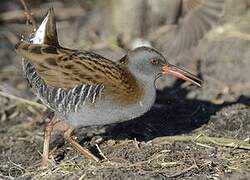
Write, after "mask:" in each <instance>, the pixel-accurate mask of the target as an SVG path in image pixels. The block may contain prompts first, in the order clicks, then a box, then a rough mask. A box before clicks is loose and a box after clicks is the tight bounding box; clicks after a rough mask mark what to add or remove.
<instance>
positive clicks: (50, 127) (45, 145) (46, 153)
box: [41, 117, 60, 167]
mask: <svg viewBox="0 0 250 180" xmlns="http://www.w3.org/2000/svg"><path fill="white" fill-rule="evenodd" d="M58 122H60V120H58V119H56V118H55V117H53V118H52V119H51V120H50V121H49V122H48V123H47V124H46V126H45V130H44V141H43V155H42V163H41V166H42V167H48V162H49V143H50V138H51V133H52V131H53V127H54V126H55V125H56V124H57V123H58Z"/></svg>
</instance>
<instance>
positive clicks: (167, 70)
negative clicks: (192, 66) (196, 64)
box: [162, 64, 202, 87]
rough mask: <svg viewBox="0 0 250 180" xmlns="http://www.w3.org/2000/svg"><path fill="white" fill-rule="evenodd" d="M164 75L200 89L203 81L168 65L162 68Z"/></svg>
mask: <svg viewBox="0 0 250 180" xmlns="http://www.w3.org/2000/svg"><path fill="white" fill-rule="evenodd" d="M162 74H163V75H172V76H175V77H177V78H180V79H182V80H185V81H188V82H190V83H192V84H195V85H197V86H199V87H201V84H202V80H201V79H199V78H198V77H197V76H195V75H193V74H191V73H190V72H187V71H185V70H183V69H181V68H179V67H177V66H174V65H171V64H166V65H164V66H163V67H162Z"/></svg>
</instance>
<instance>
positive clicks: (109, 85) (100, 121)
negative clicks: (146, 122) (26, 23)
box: [15, 8, 202, 166]
mask: <svg viewBox="0 0 250 180" xmlns="http://www.w3.org/2000/svg"><path fill="white" fill-rule="evenodd" d="M15 50H16V52H17V54H19V55H20V56H21V57H22V58H23V70H24V75H25V77H26V79H27V81H28V84H29V85H30V86H31V88H32V90H33V92H34V93H35V94H36V95H37V96H38V98H39V99H40V100H41V101H42V103H44V104H45V105H46V106H47V107H48V108H49V109H51V110H52V111H53V112H55V118H53V119H52V120H51V121H50V122H49V123H48V124H47V125H46V127H45V135H44V138H45V139H44V149H43V156H42V164H43V165H44V166H46V165H47V164H48V156H49V140H50V135H51V131H52V129H53V126H54V125H55V124H56V123H57V122H58V120H63V121H65V122H66V123H68V124H69V125H70V127H71V128H69V130H68V131H66V133H65V138H66V139H67V140H68V141H69V142H70V144H72V146H73V147H74V148H75V149H76V150H78V151H79V152H80V153H82V154H83V155H85V156H86V157H88V158H90V159H93V160H95V161H98V158H97V157H95V156H94V155H93V154H91V153H90V152H89V151H88V150H87V149H85V148H83V147H82V146H81V145H79V144H78V143H77V142H76V141H75V140H74V139H73V138H72V137H71V133H72V131H73V130H74V129H75V128H77V127H83V126H91V125H106V124H112V123H120V122H124V121H128V120H132V119H134V118H136V117H139V116H141V115H143V114H144V113H146V112H147V111H149V110H150V108H151V106H152V105H153V104H154V101H155V99H156V88H155V81H156V80H157V79H158V78H159V77H161V76H165V77H167V76H175V77H177V78H180V79H183V80H185V81H188V82H190V83H192V84H195V85H197V86H201V84H202V80H200V79H199V78H198V77H197V76H195V75H193V74H192V73H190V72H188V71H186V70H184V69H182V68H179V67H177V66H175V65H172V64H170V63H169V62H168V60H167V59H166V58H165V57H164V56H163V55H162V54H161V53H160V52H158V51H157V50H156V49H154V48H150V47H139V48H137V49H134V50H131V51H129V52H127V54H126V55H124V56H123V57H122V58H121V59H120V60H118V61H115V60H111V59H107V58H105V57H103V56H101V55H98V54H96V53H94V52H91V51H86V50H74V49H69V48H65V47H63V46H61V45H60V44H59V41H58V36H57V28H56V20H55V15H54V10H53V8H50V9H49V10H48V13H47V15H46V17H45V18H44V20H43V22H42V23H41V25H40V27H39V28H38V29H37V30H36V32H34V34H33V35H32V36H31V37H30V38H28V39H27V40H21V41H19V42H18V43H17V44H16V46H15Z"/></svg>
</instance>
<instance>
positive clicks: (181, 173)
mask: <svg viewBox="0 0 250 180" xmlns="http://www.w3.org/2000/svg"><path fill="white" fill-rule="evenodd" d="M197 168H198V167H197V165H196V164H193V165H192V166H191V167H189V168H187V169H184V170H182V171H180V172H177V173H175V174H173V175H170V176H167V178H176V177H179V176H181V175H184V174H186V173H188V172H189V171H192V170H193V169H197Z"/></svg>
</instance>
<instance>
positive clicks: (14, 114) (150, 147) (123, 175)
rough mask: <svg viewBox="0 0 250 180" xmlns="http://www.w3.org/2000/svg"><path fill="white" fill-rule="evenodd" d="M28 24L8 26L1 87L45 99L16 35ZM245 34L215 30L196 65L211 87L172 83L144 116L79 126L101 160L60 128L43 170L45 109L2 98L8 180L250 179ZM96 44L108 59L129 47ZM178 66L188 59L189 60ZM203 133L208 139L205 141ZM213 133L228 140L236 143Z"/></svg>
mask: <svg viewBox="0 0 250 180" xmlns="http://www.w3.org/2000/svg"><path fill="white" fill-rule="evenodd" d="M239 17H243V18H245V19H243V20H242V19H240V20H238V21H237V20H235V21H236V22H234V23H235V24H237V23H239V24H241V23H242V22H244V20H246V19H247V17H248V16H243V15H242V16H239ZM248 20H249V19H248ZM68 21H69V20H65V21H63V22H61V23H60V27H61V28H60V30H61V34H63V33H67V30H66V29H67V28H69V27H68V26H69V25H68V24H66V22H68ZM63 23H64V26H66V28H65V27H63ZM20 24H21V23H19V24H17V23H15V24H13V23H12V24H8V23H3V24H2V25H0V28H1V34H0V47H1V48H0V58H1V60H0V65H1V68H0V89H1V91H3V92H5V93H9V94H13V95H15V96H18V97H22V98H24V99H28V100H32V101H37V99H36V98H35V97H34V95H33V94H32V93H31V91H30V89H29V87H27V84H26V81H25V79H24V78H23V73H22V68H21V63H20V57H17V56H16V54H15V52H14V50H13V44H14V42H15V41H17V39H18V36H16V34H19V35H20V33H18V32H19V31H26V30H27V29H26V26H24V25H23V26H22V25H20ZM20 29H21V30H20ZM249 29H250V28H249ZM8 31H9V33H7V32H8ZM237 32H238V31H237ZM241 32H242V33H243V35H242V36H241V37H240V38H239V37H238V36H233V37H232V36H230V38H228V36H227V35H226V34H225V35H223V36H222V35H219V34H216V31H212V32H211V34H210V35H207V36H206V37H205V38H204V39H203V40H202V41H201V42H200V44H199V46H198V48H197V50H198V51H199V53H197V55H196V60H195V61H192V62H190V63H188V64H189V67H196V70H197V72H198V73H199V74H200V77H202V78H203V79H204V86H203V88H196V87H193V86H188V85H187V84H186V83H183V82H182V81H178V80H172V81H171V82H168V84H167V85H165V84H164V85H162V87H163V88H160V89H159V90H158V91H157V100H156V102H155V104H154V106H153V107H152V109H151V110H150V111H149V112H147V113H146V114H145V115H143V116H142V117H140V118H137V119H134V120H132V121H128V122H124V123H120V124H112V125H108V126H105V127H85V128H80V129H77V130H76V131H75V136H76V137H78V139H77V141H78V142H80V144H81V145H82V146H84V147H86V148H88V149H89V150H90V151H91V152H92V153H93V154H95V155H96V156H98V157H100V158H101V159H103V160H102V161H101V162H98V163H97V162H93V161H91V160H88V159H85V158H84V157H82V156H81V155H79V154H78V153H77V152H75V151H74V150H73V149H72V147H71V146H70V145H69V144H68V143H67V142H64V140H63V138H62V133H61V132H60V128H59V127H58V128H57V131H55V133H54V134H53V140H52V142H51V149H53V150H52V152H51V156H50V160H51V162H50V166H49V167H48V168H46V169H41V168H40V161H41V153H42V145H43V129H44V126H45V123H46V122H45V121H46V120H45V119H44V114H45V113H44V112H43V111H41V109H38V108H36V107H32V106H31V105H28V104H26V103H22V102H20V101H17V100H15V99H12V98H6V97H4V96H0V159H1V161H0V179H248V177H249V175H250V144H249V143H250V86H249V84H250V76H249V72H250V63H249V57H250V56H248V55H249V53H248V52H247V48H249V47H250V44H249V39H248V34H247V32H248V30H247V29H246V28H244V32H243V30H242V31H241ZM213 33H214V34H213ZM244 33H246V34H244ZM13 34H14V35H15V36H14V35H13ZM244 35H245V36H244ZM214 36H215V37H214ZM236 40H237V41H236ZM65 41H66V40H65ZM75 46H76V45H75ZM79 46H81V45H79ZM229 46H230V47H229ZM96 47H100V48H96ZM93 49H95V50H96V51H98V52H100V53H102V54H104V55H105V54H106V56H108V57H120V56H121V54H122V52H123V51H122V50H120V49H118V48H113V47H111V46H108V45H106V44H104V45H103V44H101V45H99V46H94V45H93ZM213 49H214V50H213ZM215 49H217V50H215ZM228 49H230V51H229V50H228ZM212 50H213V51H212ZM234 51H235V52H236V51H237V52H238V53H237V54H235V52H234ZM230 58H231V59H230ZM236 58H237V59H236ZM197 59H198V60H197ZM232 59H233V60H232ZM177 63H179V64H187V62H182V61H181V59H180V60H178V62H177ZM38 102H39V101H38ZM180 136H181V137H183V139H182V140H180V138H179V137H180ZM170 137H171V138H173V139H172V140H170V139H168V138H170ZM190 137H192V138H191V140H190ZM199 137H207V140H205V141H202V142H200V141H199ZM165 138H166V139H165ZM185 138H186V139H185ZM209 138H218V139H217V140H219V139H224V138H227V139H229V140H230V142H231V143H226V144H225V143H223V142H221V141H220V142H218V141H216V142H215V141H212V140H209ZM96 144H98V146H99V148H100V150H101V152H102V153H103V154H104V155H105V157H106V158H107V159H104V158H103V156H101V155H100V152H99V151H98V149H97V147H96ZM241 145H242V146H241ZM243 145H244V146H243Z"/></svg>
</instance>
